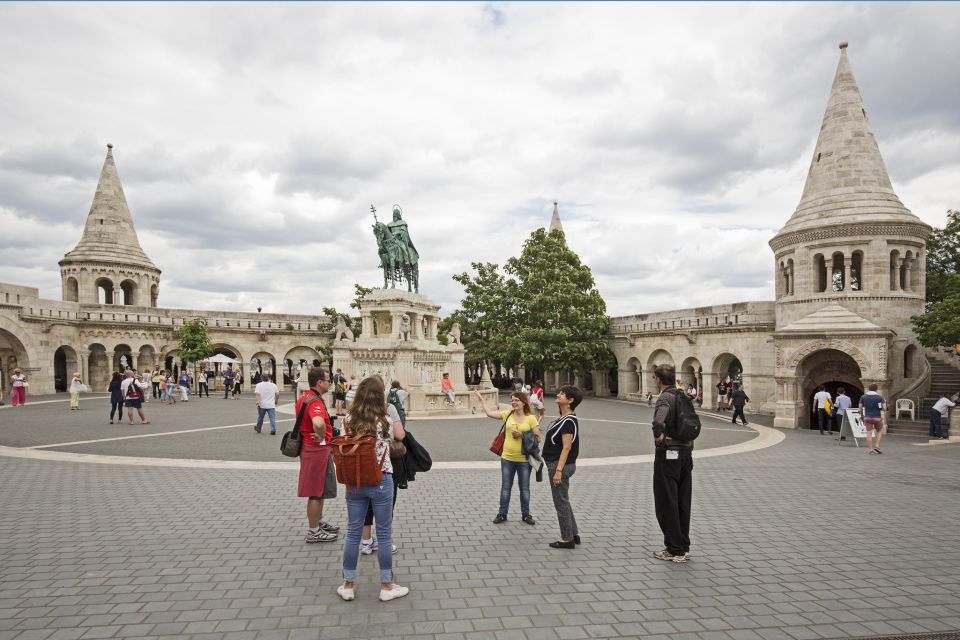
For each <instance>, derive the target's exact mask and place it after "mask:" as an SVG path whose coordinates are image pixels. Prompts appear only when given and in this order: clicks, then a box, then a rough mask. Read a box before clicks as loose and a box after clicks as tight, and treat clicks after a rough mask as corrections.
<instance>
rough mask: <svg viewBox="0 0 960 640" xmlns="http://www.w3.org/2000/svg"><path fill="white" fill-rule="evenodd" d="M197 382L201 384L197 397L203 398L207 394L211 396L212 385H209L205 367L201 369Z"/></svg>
mask: <svg viewBox="0 0 960 640" xmlns="http://www.w3.org/2000/svg"><path fill="white" fill-rule="evenodd" d="M197 382H198V384H199V385H200V386H199V389H198V391H197V397H198V398H202V397H203V396H204V395H206V396H207V397H208V398H209V397H210V387H208V386H207V372H206V371H204V370H203V369H201V370H200V376H199V377H198V378H197Z"/></svg>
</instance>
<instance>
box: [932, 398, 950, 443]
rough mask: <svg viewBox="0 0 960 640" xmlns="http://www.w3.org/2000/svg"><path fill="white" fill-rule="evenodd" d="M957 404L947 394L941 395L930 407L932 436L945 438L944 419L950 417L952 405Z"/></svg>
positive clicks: (936, 438) (937, 438)
mask: <svg viewBox="0 0 960 640" xmlns="http://www.w3.org/2000/svg"><path fill="white" fill-rule="evenodd" d="M955 406H957V403H956V402H954V401H953V400H951V399H950V398H948V397H947V396H946V395H942V396H940V399H939V400H937V402H936V403H935V404H934V405H933V408H932V409H930V437H931V438H932V439H935V440H943V439H944V437H943V425H942V423H943V420H944V419H946V420H948V424H949V418H950V407H955Z"/></svg>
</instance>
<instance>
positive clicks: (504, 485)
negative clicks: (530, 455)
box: [477, 390, 540, 524]
mask: <svg viewBox="0 0 960 640" xmlns="http://www.w3.org/2000/svg"><path fill="white" fill-rule="evenodd" d="M477 397H478V398H480V403H481V404H482V405H483V412H484V413H485V414H487V417H488V418H493V419H494V420H502V421H503V423H504V429H506V437H505V438H504V441H503V453H501V454H500V510H499V511H498V512H497V517H495V518H494V519H493V522H494V524H500V523H501V522H503V521H504V520H506V519H507V512H508V511H509V509H510V494H511V493H512V492H513V477H514V476H516V477H517V483H518V484H519V485H520V514H521V519H522V520H523V521H524V522H525V523H527V524H537V521H536V520H534V519H533V516H532V515H530V464H529V463H528V462H527V456H525V455H524V454H523V433H524V432H525V431H533V432H534V433H535V434H536V436H537V440H539V439H540V426H539V423H538V422H537V419H536V417H534V416H533V415H532V413H531V411H530V401H529V400H528V399H527V394H525V393H523V392H522V391H514V392H513V393H512V394H511V395H510V408H509V409H507V410H506V411H491V410H490V409H488V408H487V403H486V401H485V400H484V399H483V394H481V393H480V391H479V390H478V391H477Z"/></svg>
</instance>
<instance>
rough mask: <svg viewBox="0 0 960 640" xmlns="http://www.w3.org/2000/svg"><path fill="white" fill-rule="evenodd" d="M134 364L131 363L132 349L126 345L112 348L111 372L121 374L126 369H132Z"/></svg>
mask: <svg viewBox="0 0 960 640" xmlns="http://www.w3.org/2000/svg"><path fill="white" fill-rule="evenodd" d="M135 365H136V363H135V362H134V361H133V349H131V348H130V346H129V345H126V344H118V345H117V346H115V347H114V348H113V370H114V371H119V372H120V373H123V372H124V371H125V370H127V369H133V368H134V367H135Z"/></svg>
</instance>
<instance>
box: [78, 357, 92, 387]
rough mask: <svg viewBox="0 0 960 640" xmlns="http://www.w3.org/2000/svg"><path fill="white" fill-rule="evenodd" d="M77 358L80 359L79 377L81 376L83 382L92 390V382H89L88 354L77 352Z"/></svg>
mask: <svg viewBox="0 0 960 640" xmlns="http://www.w3.org/2000/svg"><path fill="white" fill-rule="evenodd" d="M77 357H79V358H80V375H82V376H83V381H84V382H85V383H86V384H88V385H90V387H91V388H93V381H92V380H90V352H89V351H87V350H86V349H82V350H80V351H78V352H77Z"/></svg>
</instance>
